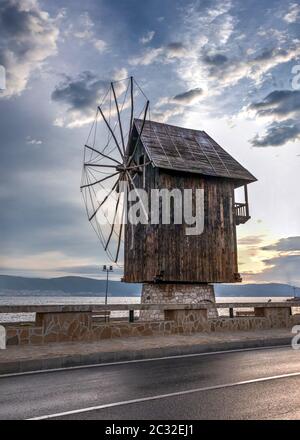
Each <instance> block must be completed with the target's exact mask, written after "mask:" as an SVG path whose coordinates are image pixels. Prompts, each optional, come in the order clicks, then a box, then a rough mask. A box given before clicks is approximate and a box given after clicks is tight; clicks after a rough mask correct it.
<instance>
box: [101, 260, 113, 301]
mask: <svg viewBox="0 0 300 440" xmlns="http://www.w3.org/2000/svg"><path fill="white" fill-rule="evenodd" d="M102 270H103V272H106V289H105V305H107V295H108V274H109V272H113V270H114V269H113V267H112V266H107V265H106V264H104V265H103V269H102Z"/></svg>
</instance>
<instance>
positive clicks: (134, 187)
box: [126, 171, 148, 218]
mask: <svg viewBox="0 0 300 440" xmlns="http://www.w3.org/2000/svg"><path fill="white" fill-rule="evenodd" d="M126 174H127V176H128V177H129V180H130V182H131V184H132V187H133V189H134V191H135V193H136V195H137V196H138V195H139V192H138V190H137V188H136V186H135V184H134V181H133V179H132V177H131V175H130V173H129V172H128V171H126ZM141 204H142V207H143V211H144V214H145V216H146V218H148V212H147V210H146V208H145V206H144V203H143V202H142V200H141Z"/></svg>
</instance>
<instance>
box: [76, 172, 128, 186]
mask: <svg viewBox="0 0 300 440" xmlns="http://www.w3.org/2000/svg"><path fill="white" fill-rule="evenodd" d="M119 173H120V171H117V172H116V173H113V174H110V175H109V176H106V177H104V178H103V179H100V180H97V181H96V182H91V183H88V184H86V185H82V186H81V187H80V189H83V188H88V187H90V186H93V185H96V184H97V183H101V182H104V180H107V179H110V178H111V177H114V176H116V175H117V174H119Z"/></svg>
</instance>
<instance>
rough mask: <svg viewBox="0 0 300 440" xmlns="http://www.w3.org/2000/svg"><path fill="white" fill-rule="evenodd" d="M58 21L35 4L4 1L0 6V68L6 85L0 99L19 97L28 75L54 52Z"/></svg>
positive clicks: (35, 2)
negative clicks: (4, 76)
mask: <svg viewBox="0 0 300 440" xmlns="http://www.w3.org/2000/svg"><path fill="white" fill-rule="evenodd" d="M58 36H59V30H58V26H57V19H54V18H51V17H50V15H49V14H48V13H47V12H45V11H44V10H42V9H41V8H40V6H39V4H38V2H37V1H36V0H3V1H1V3H0V41H1V44H0V64H2V65H3V66H4V67H5V68H6V75H7V78H6V79H7V84H6V90H5V91H4V92H3V93H2V96H4V97H6V98H9V97H11V96H13V95H19V94H20V93H22V92H23V90H24V89H25V88H26V87H27V85H28V81H29V79H30V76H31V74H32V73H33V72H34V71H35V70H37V69H39V68H41V67H42V65H43V63H44V62H45V61H46V60H47V58H48V57H50V56H52V55H55V54H56V52H57V40H58Z"/></svg>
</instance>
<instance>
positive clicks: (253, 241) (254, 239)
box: [238, 235, 264, 246]
mask: <svg viewBox="0 0 300 440" xmlns="http://www.w3.org/2000/svg"><path fill="white" fill-rule="evenodd" d="M263 239H264V236H263V235H249V236H247V237H243V238H239V240H238V244H239V245H242V246H257V245H259V244H261V243H262V241H263Z"/></svg>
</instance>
